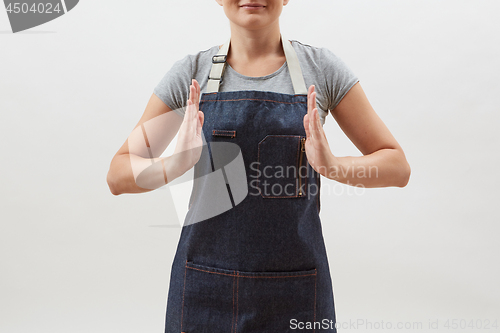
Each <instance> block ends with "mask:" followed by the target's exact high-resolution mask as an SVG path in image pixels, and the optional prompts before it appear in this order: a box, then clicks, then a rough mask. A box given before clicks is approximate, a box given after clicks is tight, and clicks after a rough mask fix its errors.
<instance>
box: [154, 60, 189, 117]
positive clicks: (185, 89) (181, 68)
mask: <svg viewBox="0 0 500 333" xmlns="http://www.w3.org/2000/svg"><path fill="white" fill-rule="evenodd" d="M192 74H193V73H192V59H191V55H187V56H185V57H184V58H182V59H180V60H178V61H176V62H175V63H174V64H173V65H172V67H171V68H170V70H169V71H168V72H167V73H166V74H165V75H164V76H163V78H162V79H161V80H160V82H159V83H158V84H157V85H156V87H155V88H154V89H153V93H154V94H155V95H156V96H158V98H159V99H161V100H162V101H163V103H165V104H166V105H167V106H168V107H169V108H171V109H172V110H173V111H174V112H176V113H177V114H178V115H180V116H182V117H184V113H185V111H186V106H187V100H188V98H189V86H190V85H191V80H192Z"/></svg>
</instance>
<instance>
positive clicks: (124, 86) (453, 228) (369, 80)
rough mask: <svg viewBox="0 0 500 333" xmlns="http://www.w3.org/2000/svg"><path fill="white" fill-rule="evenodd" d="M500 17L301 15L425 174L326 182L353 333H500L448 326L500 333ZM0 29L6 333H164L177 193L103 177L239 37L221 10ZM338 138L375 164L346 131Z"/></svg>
mask: <svg viewBox="0 0 500 333" xmlns="http://www.w3.org/2000/svg"><path fill="white" fill-rule="evenodd" d="M499 16H500V3H499V2H498V1H487V0H482V1H475V0H469V1H464V0H460V1H459V0H440V1H436V0H433V1H430V0H418V1H417V0H412V1H410V0H397V1H396V0H384V1H373V0H343V1H331V0H328V1H326V0H325V1H316V0H291V1H290V3H289V4H288V5H287V6H286V7H285V8H284V11H283V14H282V17H281V29H282V32H283V34H284V35H285V36H286V37H288V38H289V39H296V40H299V41H301V42H303V43H306V44H310V45H314V46H321V47H327V48H329V49H330V50H331V51H333V52H334V53H335V54H336V55H338V56H339V57H341V59H343V60H344V62H346V64H347V65H348V66H349V67H350V68H351V69H352V70H353V71H354V72H355V73H356V75H358V77H359V78H360V83H361V85H362V87H363V89H364V90H365V93H366V94H367V96H368V98H369V100H370V101H371V103H372V105H373V106H374V108H375V110H376V111H377V113H378V114H379V115H380V117H381V118H382V119H383V120H384V122H385V123H386V124H387V125H388V127H389V129H390V130H391V131H392V133H393V134H394V136H395V137H396V139H397V140H398V142H399V143H400V144H401V145H402V147H403V149H404V150H405V153H406V155H407V158H408V161H409V163H410V165H411V167H412V175H411V179H410V182H409V184H408V186H407V187H405V188H381V189H367V190H365V191H364V192H363V193H362V194H359V193H358V194H354V195H353V193H354V192H353V188H352V187H347V186H344V185H340V184H338V183H335V182H333V181H329V180H327V179H326V178H323V179H322V184H323V186H325V188H326V187H329V188H331V189H332V190H335V191H336V194H334V193H330V194H328V193H323V196H322V198H321V200H322V208H321V218H322V223H323V232H324V237H325V243H326V246H327V249H328V255H329V261H330V268H331V274H332V279H333V284H334V294H335V304H336V311H337V320H338V322H339V323H341V324H343V325H345V326H344V327H345V329H342V330H340V332H381V331H388V330H387V329H386V330H383V329H381V328H380V327H381V326H380V325H381V324H382V321H383V322H384V325H387V322H391V324H392V325H393V330H392V331H394V332H396V331H399V332H410V331H411V332H413V331H415V332H417V331H418V332H427V331H432V332H436V331H449V332H482V331H484V332H499V331H500V329H499V328H497V329H489V330H479V329H475V328H471V327H469V326H468V327H466V328H464V329H447V327H446V326H445V324H446V320H448V319H450V320H451V319H457V320H458V321H457V323H458V324H460V320H462V325H463V324H464V322H463V320H467V325H469V324H470V320H475V322H474V324H481V323H482V324H483V325H486V321H485V320H490V322H492V321H495V320H496V321H497V324H498V325H500V288H499V287H498V281H500V270H499V259H500V255H499V253H500V252H499V251H500V245H499V242H498V238H499V232H500V225H499V222H500V218H499V217H500V214H499V213H498V210H497V207H496V204H497V203H498V199H499V195H498V186H499V185H500V184H499V176H498V168H497V166H498V164H499V158H498V144H499V140H498V137H497V131H496V130H497V128H498V124H499V123H500V122H499V120H500V116H499V111H500V110H499V105H500V94H499V93H498V92H499V88H500V87H499V74H500V68H499V59H500V46H499V45H500V44H499V43H498V36H499V35H500V25H499V24H498V17H499ZM0 32H1V33H0V117H1V121H0V135H1V145H2V150H1V153H2V163H1V166H0V168H1V169H0V171H1V198H0V202H1V210H0V219H1V223H0V332H2V333H4V332H5V333H7V332H8V333H14V332H16V333H17V332H23V333H24V332H37V333H38V332H50V333H59V332H61V333H68V332H71V333H73V332H74V333H76V332H92V333H95V332H106V333H108V332H120V333H125V332H141V333H144V332H156V333H160V332H163V329H164V319H165V318H164V316H165V304H166V297H167V290H168V284H169V276H170V268H171V264H172V259H173V256H174V253H175V250H176V246H177V241H178V237H179V232H180V227H179V226H178V221H177V220H176V215H175V210H174V207H173V204H172V199H171V196H170V193H169V191H168V190H166V189H163V190H157V191H153V192H149V193H143V194H140V195H139V194H125V195H121V196H116V197H115V196H113V195H112V194H111V193H110V192H109V189H108V186H107V184H106V174H107V171H108V168H109V163H110V161H111V158H112V157H113V155H114V154H115V153H116V151H117V150H118V148H119V147H120V146H121V145H122V144H123V143H124V142H125V140H126V138H127V136H128V135H129V134H130V132H131V131H132V129H133V128H134V127H135V125H136V123H137V121H138V120H139V118H140V116H141V114H142V112H143V111H144V108H145V106H146V103H147V101H148V99H149V97H150V96H151V94H152V91H153V88H154V87H155V85H156V84H157V83H158V82H159V80H160V79H161V78H162V76H163V75H164V74H165V73H166V71H168V69H170V67H171V66H172V64H173V62H174V61H176V60H178V59H180V58H182V57H184V56H185V55H186V54H188V53H191V54H194V53H196V52H198V51H200V50H205V49H208V48H210V47H211V46H213V45H216V44H222V43H223V42H224V41H226V39H227V38H228V37H229V23H228V20H227V18H226V16H225V15H224V12H223V9H222V8H221V7H219V6H218V5H217V4H216V2H215V1H213V0H212V1H207V0H190V1H140V2H137V1H136V2H133V1H130V2H125V1H118V0H100V1H96V0H86V1H81V2H80V3H79V4H78V5H77V6H76V7H75V8H74V9H73V10H72V11H70V12H69V13H68V14H66V15H64V16H62V17H60V18H58V19H56V20H54V21H51V22H48V23H46V24H44V25H41V26H39V27H35V28H33V29H30V30H28V31H25V32H21V33H17V34H12V33H11V32H10V25H9V21H8V18H7V14H6V12H5V11H4V10H3V9H0ZM325 130H326V131H327V137H328V139H329V142H330V146H331V148H332V151H333V153H334V154H336V155H339V156H343V155H360V153H359V151H358V150H357V149H356V148H355V146H354V145H353V144H352V143H351V142H350V141H349V140H348V139H347V138H346V136H345V135H344V134H343V133H342V131H341V130H340V129H339V127H338V126H337V125H336V123H335V120H334V119H333V118H332V117H331V116H328V118H327V120H326V124H325ZM358 320H359V321H358ZM365 320H367V321H370V322H371V323H372V325H373V327H372V328H371V329H367V326H366V325H365V324H366V322H365ZM436 320H438V325H439V329H432V330H429V329H428V325H429V321H432V322H433V323H435V322H436ZM479 320H482V322H480V321H479ZM349 322H350V323H351V325H350V326H349V325H348V324H349ZM398 322H402V323H403V324H407V323H410V324H408V325H412V323H414V322H417V323H418V322H420V323H422V326H421V327H422V329H418V330H411V329H401V330H396V329H394V328H395V327H396V325H397V323H398ZM353 323H354V325H353ZM451 323H452V322H451V321H450V322H449V324H451ZM356 324H357V325H356ZM377 325H379V326H377ZM434 325H435V324H434ZM376 327H379V329H376ZM368 328H369V327H368Z"/></svg>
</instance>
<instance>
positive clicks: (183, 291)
mask: <svg viewBox="0 0 500 333" xmlns="http://www.w3.org/2000/svg"><path fill="white" fill-rule="evenodd" d="M187 262H188V261H187V259H186V264H185V266H184V288H183V290H182V311H181V331H182V322H183V320H182V318H183V317H184V293H185V291H186V272H187V269H186V268H187Z"/></svg>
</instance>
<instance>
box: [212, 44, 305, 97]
mask: <svg viewBox="0 0 500 333" xmlns="http://www.w3.org/2000/svg"><path fill="white" fill-rule="evenodd" d="M280 36H281V44H282V45H283V51H284V52H285V57H286V62H287V66H288V71H289V72H290V77H291V79H292V84H293V90H294V91H295V94H296V95H307V88H306V84H305V82H304V77H303V76H302V70H301V69H300V64H299V58H298V57H297V53H295V50H294V48H293V46H292V45H291V44H290V43H289V42H288V40H287V39H285V38H283V35H281V34H280ZM230 42H231V38H229V39H228V40H227V41H226V42H225V43H224V45H222V47H221V48H220V50H219V52H218V53H217V54H216V55H214V56H213V57H212V69H211V71H210V75H209V76H208V83H207V89H206V92H207V93H214V92H218V91H219V85H220V83H221V82H222V74H223V73H224V69H225V67H226V59H227V53H228V51H229V44H230Z"/></svg>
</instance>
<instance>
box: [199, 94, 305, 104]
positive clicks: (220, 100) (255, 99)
mask: <svg viewBox="0 0 500 333" xmlns="http://www.w3.org/2000/svg"><path fill="white" fill-rule="evenodd" d="M294 96H295V95H294ZM237 101H263V102H274V103H282V104H297V103H300V104H307V102H301V101H298V102H280V101H273V100H272V99H258V98H239V99H213V100H212V99H202V100H201V102H237Z"/></svg>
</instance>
